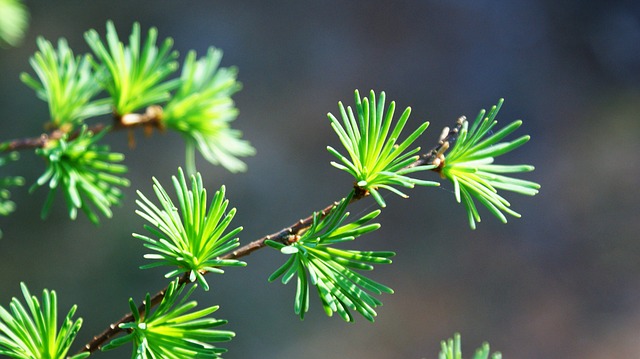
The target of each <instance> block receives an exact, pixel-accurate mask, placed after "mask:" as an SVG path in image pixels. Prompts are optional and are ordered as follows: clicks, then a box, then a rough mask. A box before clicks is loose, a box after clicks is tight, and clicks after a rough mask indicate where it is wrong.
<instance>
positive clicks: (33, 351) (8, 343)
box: [0, 283, 90, 359]
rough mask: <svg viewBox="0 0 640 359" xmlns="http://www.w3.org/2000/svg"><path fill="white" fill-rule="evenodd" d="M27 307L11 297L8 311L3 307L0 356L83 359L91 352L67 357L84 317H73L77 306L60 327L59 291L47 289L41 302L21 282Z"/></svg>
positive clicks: (27, 358) (0, 324)
mask: <svg viewBox="0 0 640 359" xmlns="http://www.w3.org/2000/svg"><path fill="white" fill-rule="evenodd" d="M20 288H21V289H22V294H23V296H24V300H25V302H26V303H27V308H28V310H27V308H25V307H24V306H23V304H22V303H21V302H20V301H19V300H18V299H16V298H13V299H12V300H11V304H10V305H9V310H6V309H5V308H4V307H1V306H0V356H4V355H6V356H7V357H9V358H14V359H44V358H47V359H65V358H68V359H81V358H86V357H88V356H89V354H90V353H82V354H76V355H74V356H72V357H67V352H68V351H69V348H70V347H71V344H72V343H73V341H74V339H75V338H76V335H77V334H78V331H79V330H80V327H81V326H82V318H78V319H77V320H76V321H75V322H74V321H73V320H72V319H71V318H72V317H73V315H74V314H75V312H76V306H75V305H74V306H73V307H71V309H70V310H69V313H68V314H67V316H66V317H65V318H64V320H63V322H62V326H61V327H60V331H59V332H58V330H57V327H56V326H57V322H58V308H57V305H58V300H57V297H56V292H55V291H51V292H49V291H48V290H46V289H45V290H44V291H43V292H42V304H41V303H40V302H39V301H38V298H36V297H35V296H32V295H31V293H29V289H28V288H27V286H26V285H25V284H24V283H20Z"/></svg>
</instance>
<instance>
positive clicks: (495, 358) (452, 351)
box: [438, 333, 502, 359]
mask: <svg viewBox="0 0 640 359" xmlns="http://www.w3.org/2000/svg"><path fill="white" fill-rule="evenodd" d="M440 344H441V347H442V349H441V350H440V355H439V356H438V359H462V347H461V343H460V334H458V333H456V334H455V335H454V336H453V338H449V339H448V340H447V341H444V340H443V341H442V342H441V343H440ZM489 353H490V348H489V343H486V342H485V343H482V346H481V347H480V348H478V349H477V350H476V352H475V354H474V355H473V359H488V358H489ZM491 359H502V354H500V352H495V353H493V354H491Z"/></svg>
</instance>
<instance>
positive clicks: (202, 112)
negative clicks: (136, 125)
mask: <svg viewBox="0 0 640 359" xmlns="http://www.w3.org/2000/svg"><path fill="white" fill-rule="evenodd" d="M221 58H222V51H220V50H216V49H214V48H209V51H208V52H207V55H206V56H205V57H204V58H202V59H199V60H196V53H195V52H194V51H191V52H189V53H188V54H187V58H186V59H185V62H184V65H183V67H182V75H181V77H180V87H179V88H178V90H177V92H176V94H175V95H174V96H173V98H172V99H171V101H169V103H167V106H166V107H165V111H164V115H163V118H162V121H163V124H165V125H166V126H167V127H168V128H170V129H173V130H175V131H178V132H180V133H181V134H182V135H183V136H184V137H185V140H186V143H187V172H188V173H194V172H195V157H194V151H195V147H197V148H198V150H199V151H200V153H201V154H202V155H203V156H204V158H205V159H206V160H207V161H209V162H211V163H213V164H216V165H217V164H221V165H223V166H224V167H225V168H227V169H228V170H229V171H231V172H238V171H245V170H246V165H245V164H244V162H242V161H240V160H239V159H238V158H237V157H238V156H249V155H253V154H255V149H254V148H253V147H251V145H250V144H249V142H247V141H245V140H242V139H241V136H242V133H241V132H240V131H238V130H234V129H231V128H230V126H229V123H230V122H232V121H234V120H235V119H236V117H237V116H238V109H237V108H236V107H235V105H234V102H233V100H232V99H231V95H233V94H234V93H236V92H237V91H239V90H240V88H241V85H240V83H239V82H237V81H236V76H237V73H238V71H237V70H236V69H235V68H220V67H219V65H220V59H221Z"/></svg>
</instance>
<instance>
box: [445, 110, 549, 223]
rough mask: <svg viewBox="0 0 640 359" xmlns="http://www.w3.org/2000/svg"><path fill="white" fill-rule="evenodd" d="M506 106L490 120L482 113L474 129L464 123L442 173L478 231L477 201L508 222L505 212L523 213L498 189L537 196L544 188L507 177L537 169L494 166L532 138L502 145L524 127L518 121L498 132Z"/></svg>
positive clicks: (517, 215)
mask: <svg viewBox="0 0 640 359" xmlns="http://www.w3.org/2000/svg"><path fill="white" fill-rule="evenodd" d="M502 103H503V100H500V102H498V104H497V105H496V106H493V108H491V111H489V114H488V115H487V116H486V117H485V116H484V115H485V111H484V110H482V111H480V113H479V114H478V117H477V118H476V120H475V121H474V122H473V124H472V125H471V127H470V128H469V122H467V121H466V120H465V121H464V122H463V123H462V128H461V130H460V133H459V134H458V138H457V140H456V142H455V144H454V145H453V148H452V149H451V150H450V151H449V153H447V154H446V157H445V160H444V166H443V167H442V168H441V172H440V173H441V174H442V176H444V177H446V178H448V179H450V180H451V181H452V182H453V185H454V193H455V196H456V200H457V201H458V203H459V202H461V201H464V204H465V207H466V208H467V214H468V217H469V224H470V226H471V228H474V229H475V228H476V222H480V215H479V214H478V210H477V208H476V205H475V203H474V198H475V199H476V200H477V201H479V202H480V203H482V204H483V205H484V206H485V207H486V208H487V209H489V211H490V212H491V213H492V214H493V215H495V216H496V217H497V218H499V219H500V220H501V221H502V222H504V223H506V222H507V218H506V217H505V215H504V213H507V214H510V215H512V216H514V217H520V214H519V213H517V212H515V211H514V210H512V209H511V208H509V207H510V204H509V202H508V201H507V200H506V199H504V198H503V197H502V196H501V195H500V194H499V193H498V190H504V191H511V192H515V193H520V194H523V195H528V196H533V195H535V194H537V193H538V190H539V189H540V185H539V184H537V183H535V182H531V181H526V180H522V179H517V178H513V177H509V176H506V175H504V174H505V173H520V172H529V171H533V169H534V167H533V166H530V165H496V164H494V163H493V162H494V160H495V158H496V157H498V156H501V155H503V154H505V153H508V152H511V151H513V150H515V149H516V148H518V147H520V146H522V145H523V144H525V143H527V141H529V138H530V136H528V135H526V136H522V137H519V138H517V139H515V140H513V141H510V142H500V141H501V140H502V139H503V138H505V137H506V136H507V135H509V134H511V133H512V132H513V131H515V130H516V129H517V128H518V127H520V125H522V121H514V122H512V123H511V124H509V125H508V126H506V127H504V128H502V129H500V130H496V131H495V132H494V127H495V126H496V124H497V123H498V121H496V120H495V117H496V115H497V114H498V111H499V110H500V107H501V106H502ZM503 212H504V213H503Z"/></svg>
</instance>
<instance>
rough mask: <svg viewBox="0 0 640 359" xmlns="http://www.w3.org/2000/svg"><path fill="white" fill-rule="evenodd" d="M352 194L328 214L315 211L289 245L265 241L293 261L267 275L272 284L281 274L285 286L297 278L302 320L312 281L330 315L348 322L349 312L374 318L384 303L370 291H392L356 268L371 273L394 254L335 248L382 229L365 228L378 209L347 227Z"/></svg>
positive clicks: (296, 305)
mask: <svg viewBox="0 0 640 359" xmlns="http://www.w3.org/2000/svg"><path fill="white" fill-rule="evenodd" d="M352 196H353V192H352V193H351V195H350V196H349V197H348V198H346V199H343V200H342V201H341V202H340V203H339V204H336V205H335V206H334V207H333V209H332V210H331V212H330V213H329V214H327V215H326V216H323V214H322V213H315V214H314V216H313V223H312V225H311V227H309V229H308V230H306V231H305V232H304V233H302V234H300V235H299V236H298V237H296V238H295V239H294V241H293V243H291V244H290V245H285V244H282V243H280V242H276V241H272V240H269V241H267V242H266V244H267V245H269V246H270V247H273V248H276V249H278V250H280V251H281V252H282V253H284V254H287V255H289V259H288V260H287V261H286V262H285V263H284V264H283V265H282V266H281V267H280V268H279V269H277V270H276V271H275V272H274V273H273V274H272V275H271V276H270V277H269V281H270V282H271V281H274V280H276V279H277V278H279V277H281V276H282V283H283V284H287V283H288V282H289V281H290V280H291V279H292V278H293V277H294V276H297V290H296V296H295V301H294V310H295V312H296V314H298V315H299V316H300V318H301V319H304V315H305V313H306V312H307V311H308V309H309V283H311V284H312V285H314V286H316V289H317V291H318V295H319V296H320V300H321V302H322V306H323V307H324V310H325V312H326V313H327V315H329V316H332V315H333V313H334V312H336V313H338V314H339V315H340V316H341V317H342V318H343V319H344V320H345V321H348V322H351V321H353V316H352V315H351V312H350V310H355V311H357V312H359V313H360V314H361V315H362V316H363V317H365V318H366V319H368V320H370V321H373V320H374V317H375V316H376V312H375V310H374V308H375V307H377V306H380V305H382V302H381V301H380V300H378V299H377V298H375V297H374V296H373V295H371V294H369V293H368V292H367V291H369V292H372V293H374V294H382V293H393V290H392V289H391V288H389V287H387V286H385V285H383V284H380V283H378V282H376V281H374V280H371V279H369V278H367V277H365V276H363V275H362V274H360V273H358V272H356V271H354V270H373V265H372V264H388V263H391V260H390V259H389V258H390V257H392V256H394V255H395V253H393V252H385V251H357V250H350V249H339V248H335V247H334V245H336V244H339V243H343V242H347V241H352V240H354V239H355V238H356V237H359V236H360V235H362V234H365V233H369V232H371V231H374V230H376V229H378V228H379V227H380V225H379V224H377V223H372V224H367V223H368V222H369V221H371V220H372V219H374V218H375V217H377V216H378V214H380V210H377V211H374V212H371V213H369V214H367V215H365V216H363V217H362V218H360V219H358V220H356V221H353V222H351V223H345V222H346V219H347V216H348V215H349V214H348V213H347V212H346V207H347V204H348V203H349V201H350V199H351V197H352Z"/></svg>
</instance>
